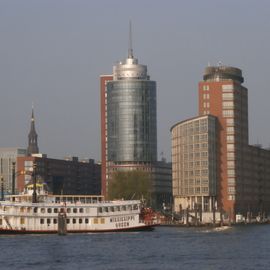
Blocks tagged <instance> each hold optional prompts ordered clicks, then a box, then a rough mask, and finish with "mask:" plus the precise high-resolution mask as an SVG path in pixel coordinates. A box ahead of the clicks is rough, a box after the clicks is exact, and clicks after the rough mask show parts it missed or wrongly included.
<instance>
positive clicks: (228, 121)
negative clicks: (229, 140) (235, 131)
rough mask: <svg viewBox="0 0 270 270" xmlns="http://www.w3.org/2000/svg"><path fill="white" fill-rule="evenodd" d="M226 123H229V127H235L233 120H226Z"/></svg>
mask: <svg viewBox="0 0 270 270" xmlns="http://www.w3.org/2000/svg"><path fill="white" fill-rule="evenodd" d="M226 122H227V126H233V125H234V119H233V118H229V119H226Z"/></svg>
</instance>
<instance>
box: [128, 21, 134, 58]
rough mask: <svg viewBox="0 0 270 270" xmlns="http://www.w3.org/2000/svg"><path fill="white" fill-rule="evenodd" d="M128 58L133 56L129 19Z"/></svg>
mask: <svg viewBox="0 0 270 270" xmlns="http://www.w3.org/2000/svg"><path fill="white" fill-rule="evenodd" d="M128 58H133V49H132V27H131V21H129V40H128Z"/></svg>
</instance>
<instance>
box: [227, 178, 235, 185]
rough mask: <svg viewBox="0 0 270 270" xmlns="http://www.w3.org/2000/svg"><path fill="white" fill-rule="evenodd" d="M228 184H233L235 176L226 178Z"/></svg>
mask: <svg viewBox="0 0 270 270" xmlns="http://www.w3.org/2000/svg"><path fill="white" fill-rule="evenodd" d="M228 184H229V185H235V178H230V177H229V178H228Z"/></svg>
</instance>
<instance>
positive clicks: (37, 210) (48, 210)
mask: <svg viewBox="0 0 270 270" xmlns="http://www.w3.org/2000/svg"><path fill="white" fill-rule="evenodd" d="M5 210H6V209H4V211H5ZM32 210H33V213H42V214H44V213H49V214H51V213H55V214H57V213H58V212H64V211H66V212H67V213H74V214H76V213H84V209H83V208H66V209H64V208H38V207H34V208H32V207H20V212H21V213H31V211H32Z"/></svg>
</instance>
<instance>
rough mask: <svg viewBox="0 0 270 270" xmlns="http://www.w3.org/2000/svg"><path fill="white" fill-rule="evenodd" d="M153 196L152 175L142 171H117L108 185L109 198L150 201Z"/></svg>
mask: <svg viewBox="0 0 270 270" xmlns="http://www.w3.org/2000/svg"><path fill="white" fill-rule="evenodd" d="M150 197H151V175H150V173H147V172H142V171H128V172H115V173H114V174H113V178H112V180H111V181H110V182H109V186H108V198H109V199H110V200H114V199H124V200H131V199H134V200H140V199H142V198H144V199H145V200H146V202H149V200H150Z"/></svg>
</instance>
